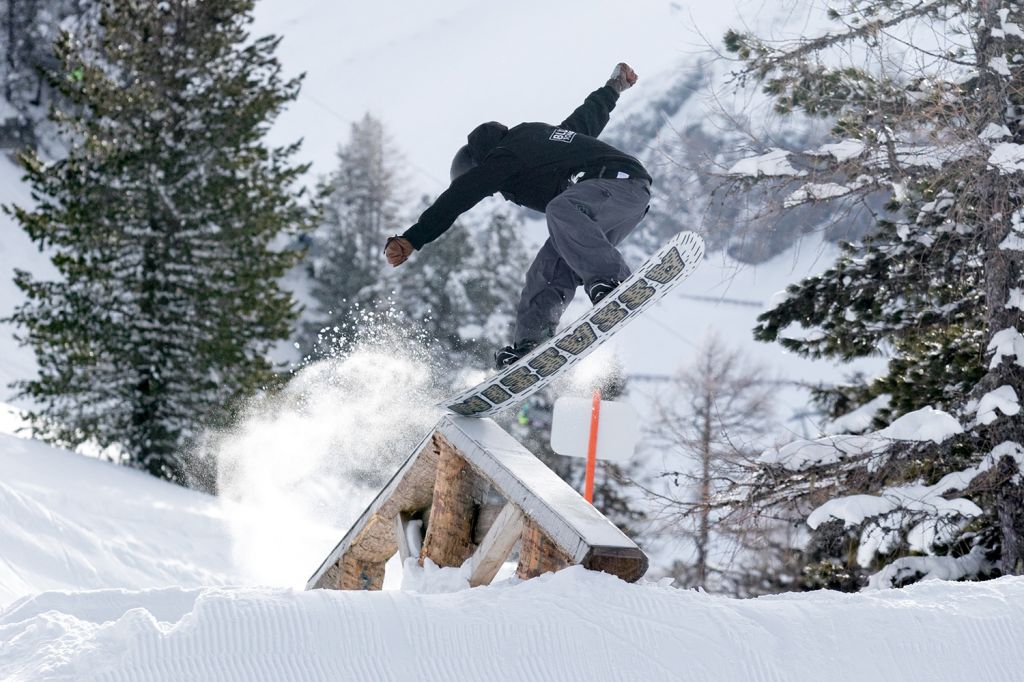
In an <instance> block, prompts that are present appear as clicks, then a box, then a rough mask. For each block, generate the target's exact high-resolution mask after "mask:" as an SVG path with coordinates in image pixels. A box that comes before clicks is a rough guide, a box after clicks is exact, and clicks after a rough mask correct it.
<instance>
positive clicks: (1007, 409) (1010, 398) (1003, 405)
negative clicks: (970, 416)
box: [971, 385, 1020, 426]
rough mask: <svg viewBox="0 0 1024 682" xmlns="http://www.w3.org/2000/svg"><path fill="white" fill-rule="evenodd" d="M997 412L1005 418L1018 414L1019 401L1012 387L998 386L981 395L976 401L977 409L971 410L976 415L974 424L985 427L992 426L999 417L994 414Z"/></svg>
mask: <svg viewBox="0 0 1024 682" xmlns="http://www.w3.org/2000/svg"><path fill="white" fill-rule="evenodd" d="M971 407H973V406H971ZM997 410H998V411H999V412H1002V413H1003V414H1004V415H1006V416H1007V417H1012V416H1014V415H1016V414H1017V413H1018V412H1020V401H1019V400H1018V398H1017V391H1015V390H1014V389H1013V386H1009V385H1004V386H1000V387H999V388H997V389H995V390H994V391H989V392H988V393H986V394H985V395H983V396H982V397H981V399H980V400H979V401H978V404H977V407H976V408H974V410H973V411H975V412H976V415H977V416H976V417H975V423H976V424H983V425H985V426H988V425H989V424H992V423H993V422H994V421H996V419H998V418H999V415H998V414H996V411H997Z"/></svg>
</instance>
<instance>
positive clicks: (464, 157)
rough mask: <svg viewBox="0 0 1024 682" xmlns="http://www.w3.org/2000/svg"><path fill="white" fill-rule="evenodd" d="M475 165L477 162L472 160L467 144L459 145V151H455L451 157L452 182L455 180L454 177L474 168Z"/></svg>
mask: <svg viewBox="0 0 1024 682" xmlns="http://www.w3.org/2000/svg"><path fill="white" fill-rule="evenodd" d="M476 166H477V162H476V161H474V160H473V155H472V154H471V153H470V151H469V145H468V144H464V145H462V146H461V147H459V151H457V152H455V158H454V159H452V170H451V176H452V182H455V178H457V177H459V176H460V175H463V174H465V173H466V172H467V171H468V170H469V169H471V168H476Z"/></svg>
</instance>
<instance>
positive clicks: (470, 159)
mask: <svg viewBox="0 0 1024 682" xmlns="http://www.w3.org/2000/svg"><path fill="white" fill-rule="evenodd" d="M636 81H637V74H636V72H635V71H633V69H632V68H630V67H629V66H628V65H627V64H623V63H620V64H617V65H616V66H615V69H614V71H612V75H611V78H610V79H609V80H608V82H607V83H606V84H605V85H604V86H603V87H600V88H598V89H597V90H595V91H594V92H592V93H590V94H589V95H588V96H587V98H586V99H585V100H584V102H583V104H581V105H580V106H579V107H578V108H577V109H576V110H575V111H573V112H572V114H570V116H569V117H568V118H567V119H565V120H564V121H562V122H561V123H560V124H559V125H557V126H553V125H548V124H546V123H521V124H519V125H517V126H515V127H513V128H508V127H506V126H504V125H502V124H500V123H496V122H493V121H492V122H490V123H484V124H482V125H480V126H477V127H476V128H475V129H474V130H473V131H472V132H471V133H470V134H469V137H468V144H466V145H464V146H463V147H462V148H460V149H459V151H458V152H457V153H456V155H455V159H454V160H453V161H452V167H451V185H449V187H448V189H446V190H445V191H444V192H442V193H441V195H440V196H439V197H438V198H437V200H436V201H435V202H434V203H433V204H432V205H431V206H430V207H429V208H427V209H426V210H425V211H424V212H423V214H422V215H421V216H420V218H419V221H418V222H417V223H416V224H415V225H413V226H412V227H410V228H409V229H408V230H406V231H405V233H404V234H402V235H401V236H394V237H391V238H389V239H388V241H387V244H386V245H385V248H384V253H385V255H386V257H387V260H388V263H390V264H391V265H392V266H394V267H397V266H399V265H401V264H402V263H404V262H405V261H406V260H407V259H408V258H409V256H410V255H412V253H413V251H414V250H419V249H421V248H423V246H424V245H425V244H428V243H430V242H432V241H433V240H435V239H437V238H438V237H439V236H440V235H441V234H442V233H444V232H445V231H446V230H447V229H448V228H449V227H451V225H452V223H454V222H455V219H456V218H458V217H459V215H461V214H462V213H464V212H465V211H468V210H469V209H471V208H472V207H473V206H475V205H476V204H477V203H478V202H480V201H481V200H482V199H483V198H484V197H487V196H490V195H491V194H493V193H494V192H501V195H502V196H503V197H504V198H505V199H507V200H509V201H512V202H514V203H516V204H519V205H520V206H526V207H527V208H532V209H535V210H537V211H541V212H543V213H545V214H546V215H547V223H548V233H549V238H548V240H547V241H546V242H545V243H544V245H543V246H542V247H541V249H540V252H539V253H538V254H537V256H536V258H535V259H534V261H533V264H532V265H531V266H530V269H529V270H528V271H527V274H526V285H525V286H524V287H523V291H522V294H521V296H520V300H519V306H518V309H517V311H516V329H515V337H514V339H513V344H512V345H511V346H506V347H504V348H502V349H501V350H500V351H498V352H497V353H495V364H496V366H497V368H498V369H501V368H503V367H507V366H508V365H511V364H513V363H514V362H516V361H517V360H519V359H520V358H521V357H523V356H524V355H526V354H527V353H529V352H530V351H531V350H533V349H534V348H536V346H537V344H538V343H539V342H541V341H542V340H544V339H547V338H550V337H551V336H552V334H553V333H554V331H555V328H556V326H557V325H558V321H559V319H560V318H561V316H562V313H563V312H564V311H565V309H566V307H567V306H568V305H569V302H570V301H572V298H573V296H574V295H575V294H576V288H577V287H578V286H579V285H581V284H582V285H583V287H584V291H585V292H586V293H587V295H588V296H589V297H590V301H591V303H594V304H596V303H597V302H598V301H600V300H601V299H602V298H604V297H605V296H607V295H608V294H609V293H610V292H611V291H612V290H614V289H615V287H616V286H618V285H619V283H620V282H622V281H623V280H624V279H626V278H627V277H628V276H629V274H630V269H629V266H628V265H626V262H625V260H624V259H623V257H622V254H620V253H619V251H618V249H617V248H616V245H617V244H619V243H620V242H621V241H622V240H623V239H625V238H626V236H627V235H629V233H630V232H632V231H633V229H634V228H635V227H636V226H637V224H638V223H639V222H640V220H641V219H642V218H643V217H644V215H646V213H647V208H648V204H649V203H650V198H651V182H652V179H651V176H650V174H649V173H648V172H647V170H646V169H645V168H644V167H643V165H642V164H641V163H640V162H639V161H638V160H637V159H635V158H634V157H632V156H630V155H628V154H625V153H623V152H621V151H619V150H618V149H616V148H615V147H613V146H611V145H609V144H606V143H604V142H601V141H599V140H597V136H598V135H600V133H601V131H602V130H603V129H604V127H605V125H607V123H608V119H609V115H610V113H611V110H612V109H613V108H614V107H615V103H616V102H617V101H618V98H619V94H620V93H621V92H623V91H624V90H626V89H627V88H629V87H631V86H632V85H633V84H634V83H636Z"/></svg>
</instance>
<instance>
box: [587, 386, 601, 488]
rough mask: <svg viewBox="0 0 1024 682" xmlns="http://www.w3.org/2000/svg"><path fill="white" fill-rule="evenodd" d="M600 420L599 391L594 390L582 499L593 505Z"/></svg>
mask: <svg viewBox="0 0 1024 682" xmlns="http://www.w3.org/2000/svg"><path fill="white" fill-rule="evenodd" d="M600 420H601V389H599V388H598V389H594V404H593V407H592V408H591V409H590V444H589V445H588V446H587V481H586V484H585V486H586V487H585V488H584V492H583V497H584V498H586V500H587V502H589V503H590V504H594V470H595V469H596V468H597V427H598V424H599V422H600Z"/></svg>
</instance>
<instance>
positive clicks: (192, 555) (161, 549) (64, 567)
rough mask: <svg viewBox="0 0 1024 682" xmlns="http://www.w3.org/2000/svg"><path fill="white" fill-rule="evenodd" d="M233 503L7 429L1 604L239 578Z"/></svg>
mask: <svg viewBox="0 0 1024 682" xmlns="http://www.w3.org/2000/svg"><path fill="white" fill-rule="evenodd" d="M9 410H10V408H8V407H6V406H3V405H0V417H2V418H3V421H2V424H0V426H3V427H6V426H9V425H10V424H9V423H13V422H14V420H13V419H12V417H11V415H10V413H9ZM0 430H3V428H0ZM229 509H230V507H228V506H226V505H224V504H222V503H221V502H220V501H219V500H217V499H216V498H213V497H210V496H209V495H203V494H201V493H197V492H194V491H191V490H185V489H184V488H181V487H179V486H176V485H171V484H170V483H166V482H164V481H159V480H157V479H155V478H153V477H152V476H149V475H147V474H144V473H142V472H139V471H135V470H132V469H127V468H125V467H119V466H116V465H114V464H110V463H107V462H101V461H98V460H95V459H92V458H88V457H83V456H82V455H76V454H74V453H71V452H67V451H64V450H60V449H57V448H52V447H49V446H47V445H45V444H43V443H40V442H38V441H33V440H28V439H24V438H17V437H15V436H11V435H5V434H0V520H2V522H0V607H2V606H6V605H7V604H9V603H10V602H11V601H13V600H15V599H17V598H18V597H21V596H23V595H26V594H31V593H33V592H39V591H42V590H53V589H75V590H83V589H93V588H103V587H128V588H149V587H164V586H171V585H180V586H186V587H198V586H201V585H221V584H225V583H234V584H238V583H239V582H242V580H241V579H242V574H241V572H240V571H239V570H237V569H236V568H235V566H236V563H235V560H234V557H233V553H232V534H231V528H232V526H231V525H230V523H229V519H227V518H226V515H227V510H229ZM2 641H4V640H3V638H2V637H0V642H2ZM0 651H2V649H0ZM2 679H5V678H4V676H3V675H2V674H0V680H2Z"/></svg>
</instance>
